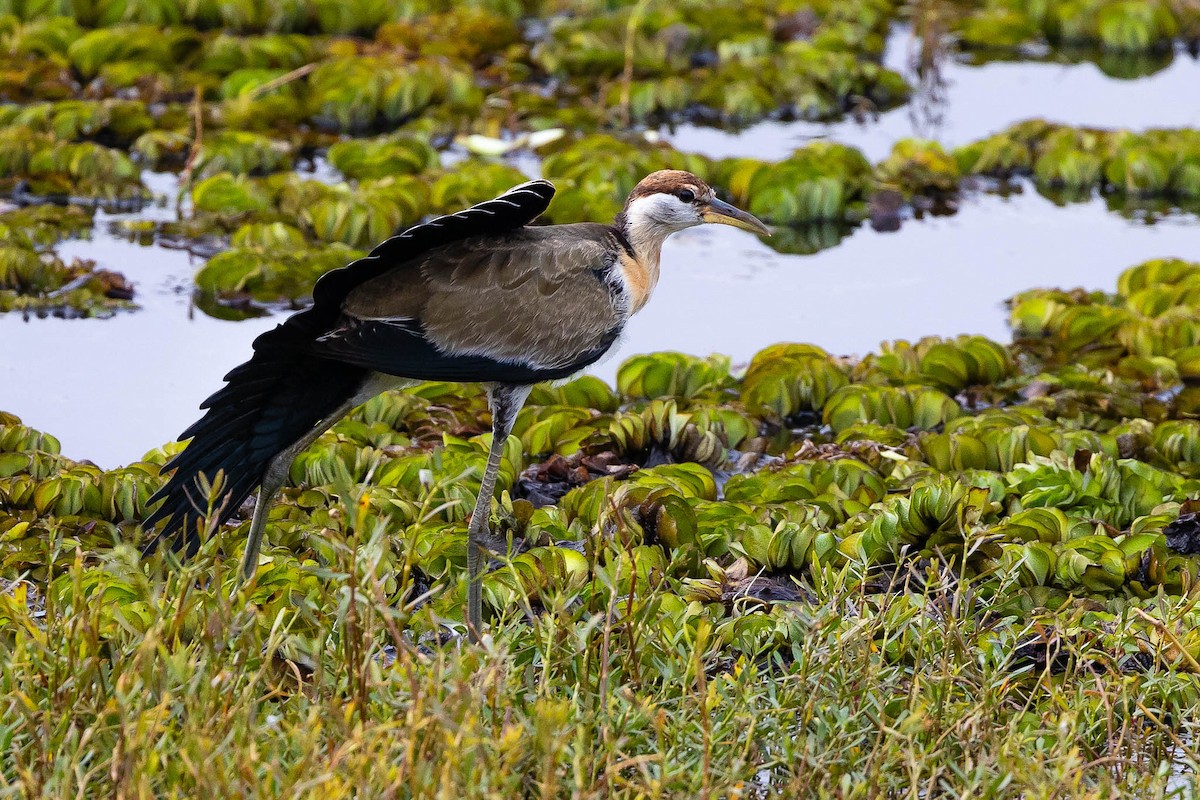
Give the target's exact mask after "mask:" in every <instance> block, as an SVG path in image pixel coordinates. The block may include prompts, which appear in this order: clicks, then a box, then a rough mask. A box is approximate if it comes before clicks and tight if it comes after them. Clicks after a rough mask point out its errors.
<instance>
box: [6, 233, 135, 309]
mask: <svg viewBox="0 0 1200 800" xmlns="http://www.w3.org/2000/svg"><path fill="white" fill-rule="evenodd" d="M5 216H9V215H3V216H0V226H2V225H3V220H4V217H5ZM9 231H10V229H7V228H2V227H0V232H3V234H8V233H9ZM25 235H26V234H24V233H23V232H22V233H18V234H16V235H15V236H13V237H12V238H11V239H9V240H8V242H6V243H4V244H0V311H19V312H23V313H26V314H31V315H36V316H47V315H54V316H57V317H98V316H109V315H111V314H113V313H114V312H115V311H117V310H118V309H123V308H132V303H131V302H130V301H131V300H132V299H133V286H132V285H131V284H130V283H129V282H128V281H127V280H126V279H125V278H124V277H123V276H122V275H120V274H119V273H116V272H110V271H108V270H103V269H96V265H95V263H93V262H91V261H82V260H80V259H75V260H73V261H72V262H71V263H69V264H67V263H64V262H63V261H62V260H61V259H59V258H57V257H56V256H55V255H54V253H53V252H51V251H41V252H39V251H38V250H34V249H33V248H32V247H29V246H25V245H24V244H23V243H17V242H20V240H21V238H22V237H24V236H25ZM5 238H8V237H7V236H6V237H5Z"/></svg>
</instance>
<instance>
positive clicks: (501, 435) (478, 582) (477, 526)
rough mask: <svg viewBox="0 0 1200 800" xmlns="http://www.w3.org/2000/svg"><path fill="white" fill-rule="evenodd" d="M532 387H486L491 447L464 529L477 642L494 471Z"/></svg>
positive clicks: (470, 617)
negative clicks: (471, 510) (490, 423)
mask: <svg viewBox="0 0 1200 800" xmlns="http://www.w3.org/2000/svg"><path fill="white" fill-rule="evenodd" d="M531 388H532V387H530V386H513V385H511V384H505V383H497V384H493V385H492V386H490V387H488V403H489V404H490V405H491V407H492V448H491V450H490V451H489V452H488V460H487V467H486V468H485V469H484V471H483V482H482V483H481V484H480V486H479V496H478V497H476V498H475V511H474V512H473V513H472V514H471V526H470V528H468V530H467V633H468V635H469V636H470V638H471V641H472V642H478V641H479V635H480V632H481V631H482V630H483V583H482V577H483V576H482V572H483V559H484V557H485V553H484V550H485V549H486V548H485V542H486V541H487V539H488V518H489V517H491V515H492V493H493V492H494V491H495V490H496V473H497V472H499V471H500V458H501V457H502V456H503V455H504V443H505V442H506V441H508V435H509V434H510V433H511V432H512V427H513V422H515V421H516V418H517V412H518V411H520V410H521V406H523V405H524V404H525V398H526V397H528V396H529V390H530V389H531Z"/></svg>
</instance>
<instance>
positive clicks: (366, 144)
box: [329, 135, 439, 180]
mask: <svg viewBox="0 0 1200 800" xmlns="http://www.w3.org/2000/svg"><path fill="white" fill-rule="evenodd" d="M329 163H331V164H333V166H334V167H336V168H337V170H338V171H339V172H341V173H342V174H343V175H345V176H346V177H347V178H349V179H350V180H373V179H378V178H387V177H391V176H395V175H411V174H416V173H419V172H424V171H426V170H431V169H434V168H436V167H437V166H438V164H439V161H438V154H437V151H436V150H434V149H433V147H431V146H430V145H429V143H428V142H427V141H425V140H424V139H419V138H416V137H413V136H396V135H393V136H385V137H381V138H378V139H350V140H347V141H343V142H338V143H337V144H335V145H333V146H332V147H330V148H329Z"/></svg>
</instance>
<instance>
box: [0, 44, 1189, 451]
mask: <svg viewBox="0 0 1200 800" xmlns="http://www.w3.org/2000/svg"><path fill="white" fill-rule="evenodd" d="M907 46H908V45H907V34H906V33H905V32H903V31H901V32H900V33H898V34H896V35H895V36H893V38H892V40H891V45H890V47H889V55H888V60H889V63H891V64H893V65H895V66H896V67H897V68H903V67H904V65H905V63H906V61H907V55H906V52H907ZM943 75H944V77H945V78H946V80H947V81H948V85H947V87H946V88H945V90H944V92H943V93H942V94H941V96H940V101H939V102H938V103H935V104H934V106H935V109H934V110H935V111H937V113H938V114H940V116H941V122H939V123H937V124H933V123H932V122H930V120H931V119H932V118H931V117H930V116H929V114H928V113H926V112H928V111H929V108H928V107H927V106H922V105H921V103H920V102H918V103H917V104H916V105H915V106H913V107H912V108H902V109H897V110H895V111H891V112H888V113H887V114H884V115H883V116H882V117H881V118H880V119H879V120H878V121H876V122H873V123H870V124H867V125H859V124H857V123H854V122H844V123H837V124H834V125H814V124H811V123H790V124H782V123H763V124H762V125H758V126H756V127H754V128H752V129H750V130H749V131H747V132H744V133H742V134H736V135H735V134H730V133H723V132H720V131H713V130H706V129H696V128H688V129H682V130H679V131H677V132H676V134H675V135H674V136H672V137H671V138H672V140H673V141H674V143H675V144H676V146H677V147H679V148H680V149H682V150H692V151H699V152H704V153H708V154H710V155H735V154H736V155H745V154H752V155H755V156H758V157H760V158H779V157H783V156H786V155H787V154H788V153H789V152H790V151H791V149H793V148H794V147H796V146H799V145H801V144H803V143H804V141H805V139H806V138H809V137H812V136H814V135H825V136H832V137H834V138H837V139H838V140H840V141H845V142H848V143H850V144H854V145H855V146H858V147H860V148H862V149H864V150H865V152H866V153H867V155H868V156H869V157H871V158H872V159H879V158H881V157H883V156H884V155H886V154H887V152H888V151H889V150H890V148H891V144H892V143H893V142H894V141H895V140H896V139H898V138H902V137H905V136H911V135H914V134H918V135H933V136H936V137H937V138H938V139H940V140H942V141H943V142H944V143H946V144H947V145H948V146H953V145H957V144H962V143H964V142H967V141H969V140H972V139H976V138H979V137H981V136H985V135H987V134H989V133H992V132H995V131H997V130H1001V129H1003V128H1005V127H1007V126H1008V125H1010V124H1012V123H1013V122H1016V121H1019V120H1022V119H1027V118H1030V117H1035V116H1044V117H1048V118H1050V119H1054V120H1058V121H1061V122H1067V123H1072V124H1086V125H1097V126H1117V125H1120V124H1122V123H1124V124H1126V125H1129V124H1132V123H1131V121H1136V127H1153V126H1182V125H1190V126H1200V100H1198V99H1197V98H1198V97H1200V95H1198V94H1197V93H1196V90H1195V87H1196V86H1198V85H1200V67H1198V66H1197V62H1196V61H1194V60H1193V59H1191V58H1189V57H1186V56H1176V58H1175V59H1174V61H1173V62H1172V64H1171V65H1170V66H1169V67H1167V68H1166V69H1164V70H1162V71H1160V72H1158V73H1156V74H1155V75H1153V76H1150V77H1147V78H1141V79H1137V80H1133V81H1120V80H1116V79H1112V78H1108V77H1105V76H1104V75H1103V74H1102V73H1101V72H1100V71H1099V69H1098V68H1097V67H1095V66H1093V65H1090V64H1080V65H1073V66H1062V65H1055V64H1041V63H1025V64H989V65H985V66H981V67H969V66H965V65H963V64H959V63H952V64H950V65H948V66H947V67H946V69H945V70H944V73H943ZM921 108H924V109H925V110H924V111H922V110H920V109H921ZM913 109H917V110H916V111H914V110H913ZM522 163H523V162H522ZM523 166H526V167H529V165H526V164H524V163H523ZM533 167H536V164H534V165H533ZM530 168H532V167H530ZM323 176H324V177H325V178H327V179H331V180H333V179H336V177H337V176H336V175H334V174H332V173H330V174H329V175H323ZM148 183H149V184H150V185H151V187H152V188H153V189H154V190H155V191H156V192H160V193H163V194H165V195H167V196H170V197H174V186H175V184H174V178H172V177H171V176H151V178H150V180H148ZM174 215H175V211H174V209H172V208H155V209H150V210H148V211H147V212H144V213H143V214H141V215H139V217H140V218H146V217H149V218H173V217H174ZM118 218H119V217H112V216H108V215H105V214H98V215H97V226H96V230H95V232H94V233H93V236H92V238H91V239H90V240H87V241H72V242H67V243H64V244H62V245H60V246H59V248H58V252H59V255H60V256H61V257H62V258H64V259H67V260H69V259H70V258H72V257H74V256H79V257H82V258H91V259H95V260H96V261H97V262H98V263H99V265H100V266H101V267H104V268H107V269H113V270H117V271H120V272H122V273H124V274H125V275H126V276H127V277H128V278H129V279H130V280H132V281H133V282H134V284H135V286H136V290H137V297H136V298H135V299H136V302H137V303H138V304H139V305H140V306H141V309H140V310H139V311H137V312H134V313H126V314H120V315H118V316H116V317H115V318H112V319H105V320H70V321H64V320H58V319H33V320H29V321H25V320H23V319H21V317H20V316H18V315H13V314H9V315H0V409H4V410H6V411H11V412H13V413H16V414H18V415H19V416H21V417H22V418H23V419H24V420H25V422H26V423H27V424H29V425H31V426H33V427H36V428H40V429H42V430H46V431H49V432H51V433H53V434H54V435H56V436H58V437H59V438H60V439H61V440H62V443H63V450H64V452H65V453H66V454H67V455H69V456H71V457H74V458H89V459H91V460H93V461H95V462H96V463H98V464H100V465H102V466H105V467H111V466H115V465H118V464H122V463H126V462H129V461H132V460H136V459H137V458H139V457H140V456H141V455H142V454H143V453H144V452H145V451H147V450H149V449H151V448H154V447H157V446H159V445H161V444H162V443H164V442H166V441H170V440H171V439H173V438H174V437H175V436H176V435H177V434H178V433H179V432H180V431H182V430H183V428H185V427H186V426H187V425H188V424H189V423H191V422H192V421H193V420H194V419H195V418H196V417H197V416H198V415H199V411H198V410H197V406H198V405H199V403H200V402H201V401H202V400H203V399H204V398H205V397H207V396H208V395H209V394H210V393H211V392H213V391H215V390H216V389H217V388H219V387H220V385H221V378H222V376H223V375H224V374H225V373H226V372H227V371H228V370H229V369H231V368H232V367H233V366H235V365H236V364H238V363H240V362H241V361H243V360H245V359H246V358H247V357H248V356H249V353H250V342H251V341H252V340H253V339H254V337H255V336H257V335H258V334H259V333H260V332H261V331H263V330H265V329H267V328H269V327H271V326H272V325H274V324H276V322H278V320H279V316H278V315H276V316H274V317H267V318H259V319H251V320H246V321H240V322H229V321H221V320H216V319H212V318H210V317H208V316H206V315H205V314H203V313H202V312H200V311H199V310H194V309H193V308H192V307H191V300H190V297H191V287H192V275H193V274H194V272H195V270H196V269H197V268H198V267H199V265H200V261H199V259H196V258H195V257H193V256H190V255H189V254H187V253H185V252H182V251H178V250H168V249H165V248H162V247H157V246H155V247H143V246H139V245H137V244H133V243H131V242H128V241H125V240H124V239H121V238H119V237H117V236H115V235H113V234H112V233H111V232H110V231H109V227H110V223H111V222H112V220H114V219H118ZM1198 252H1200V228H1197V226H1196V225H1195V219H1194V218H1188V217H1183V216H1179V217H1168V218H1167V219H1165V220H1162V221H1160V222H1158V223H1157V224H1154V225H1148V224H1145V223H1143V222H1138V221H1132V220H1129V219H1125V218H1123V217H1121V216H1119V215H1117V214H1114V213H1112V212H1110V211H1108V210H1107V209H1106V208H1105V206H1104V203H1103V201H1101V200H1099V199H1097V200H1093V201H1090V202H1086V203H1080V204H1074V205H1069V206H1066V207H1064V208H1058V207H1056V206H1055V205H1054V204H1052V203H1051V202H1050V201H1048V200H1046V199H1044V198H1042V197H1040V196H1038V195H1037V194H1035V193H1034V192H1033V191H1032V190H1031V189H1029V188H1028V187H1026V191H1025V192H1024V193H1023V194H1019V195H1016V196H1012V197H1009V198H1001V197H998V196H994V195H984V194H978V195H973V196H970V197H968V198H965V199H964V202H963V205H962V210H961V211H960V212H959V213H958V214H957V215H956V216H953V217H944V218H935V219H927V220H922V221H911V220H910V221H907V222H905V224H904V225H903V227H902V229H901V230H900V231H899V232H898V233H886V234H884V233H876V232H873V231H871V230H870V229H868V228H863V229H860V230H858V231H857V232H855V233H854V234H853V235H851V236H850V237H848V238H847V239H845V240H844V241H842V242H841V244H839V245H837V246H836V247H833V248H831V249H828V250H824V251H822V252H820V253H818V254H816V255H811V256H798V255H782V254H779V253H776V252H774V251H772V250H770V249H769V248H767V247H766V246H765V245H763V244H762V243H760V242H759V241H758V240H757V239H755V238H754V237H752V236H750V235H749V234H745V233H742V232H741V231H736V230H733V229H728V228H719V227H713V226H710V227H706V228H703V229H694V230H690V231H685V232H684V233H682V234H678V235H676V236H675V237H673V238H672V239H671V241H669V242H668V244H667V246H666V248H665V250H664V253H663V276H662V281H661V283H660V284H659V287H658V290H657V292H656V295H655V297H654V299H653V300H652V301H651V302H650V304H649V305H648V306H647V308H646V309H645V310H644V311H643V312H642V313H641V314H640V315H639V316H638V317H636V318H635V319H634V320H633V321H632V323H631V324H630V326H629V329H628V332H627V335H626V336H625V338H624V340H623V341H622V342H621V344H620V347H619V350H618V352H617V353H616V354H615V355H614V356H613V357H611V358H610V359H609V360H608V361H606V362H605V363H603V364H601V365H599V366H598V367H597V368H596V369H595V372H596V373H597V374H599V375H601V376H602V377H605V378H607V379H611V378H612V377H613V376H614V374H615V372H616V368H617V365H618V364H619V363H620V361H621V360H622V359H624V358H625V357H627V356H629V355H632V354H635V353H640V352H650V351H655V350H666V349H675V350H682V351H685V352H689V353H695V354H707V353H710V352H721V353H726V354H729V355H731V356H732V357H733V358H734V359H735V360H736V361H744V360H746V359H748V358H749V357H750V356H751V355H752V354H753V353H754V352H755V351H756V350H758V349H760V348H761V347H763V346H765V345H768V344H771V343H773V342H778V341H807V342H813V343H815V344H819V345H821V346H822V347H825V348H827V349H829V350H831V351H833V352H836V353H847V354H849V353H859V354H861V353H864V352H866V351H869V350H871V349H873V348H875V347H876V346H877V344H878V343H879V342H880V341H881V340H885V339H896V338H910V339H911V338H918V337H920V336H924V335H931V334H940V335H954V334H958V333H981V334H985V335H987V336H991V337H993V338H996V339H1000V340H1002V341H1003V340H1006V339H1007V337H1008V333H1007V328H1006V326H1005V319H1006V313H1005V310H1004V308H1003V307H1002V302H1003V300H1004V299H1005V298H1006V297H1008V296H1010V295H1012V294H1013V293H1014V292H1017V291H1020V290H1023V289H1027V288H1031V287H1034V286H1042V285H1053V286H1064V287H1070V286H1077V285H1079V286H1086V287H1089V288H1098V289H1111V288H1112V287H1113V285H1114V280H1115V278H1116V275H1117V274H1118V273H1119V272H1120V271H1121V270H1122V269H1124V268H1125V267H1128V266H1130V265H1132V264H1135V263H1138V262H1140V261H1142V260H1145V259H1148V258H1155V257H1161V256H1180V257H1191V258H1195V257H1197V253H1198Z"/></svg>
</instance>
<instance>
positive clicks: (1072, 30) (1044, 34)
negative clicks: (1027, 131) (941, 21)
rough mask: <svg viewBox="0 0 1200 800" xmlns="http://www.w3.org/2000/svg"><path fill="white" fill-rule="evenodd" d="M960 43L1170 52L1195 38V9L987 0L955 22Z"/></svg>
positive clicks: (1117, 2)
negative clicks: (1182, 40) (957, 25)
mask: <svg viewBox="0 0 1200 800" xmlns="http://www.w3.org/2000/svg"><path fill="white" fill-rule="evenodd" d="M958 32H959V35H960V37H961V40H962V42H963V44H964V45H966V46H968V47H974V48H1000V49H1015V48H1019V47H1023V46H1028V45H1033V44H1039V43H1050V44H1053V45H1059V46H1076V47H1078V46H1097V47H1100V48H1102V49H1103V50H1105V51H1108V52H1110V53H1122V54H1129V53H1144V52H1150V51H1164V50H1169V49H1170V48H1171V46H1172V44H1173V42H1174V41H1176V40H1178V39H1181V38H1182V39H1185V40H1187V41H1190V42H1195V41H1197V37H1198V35H1200V12H1197V10H1196V9H1195V7H1194V6H1191V5H1188V4H1186V3H1171V2H1165V0H1102V2H1091V3H1073V2H1067V1H1066V0H1057V1H1056V2H1050V3H1046V4H1041V5H1032V4H1028V3H1021V2H1014V0H987V2H986V3H984V4H983V5H982V7H981V8H979V9H978V10H975V11H974V12H973V13H969V14H967V15H964V16H963V18H962V19H961V20H960V21H959V30H958Z"/></svg>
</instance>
